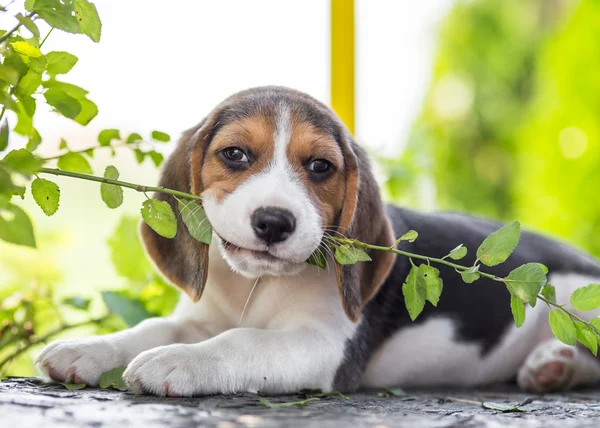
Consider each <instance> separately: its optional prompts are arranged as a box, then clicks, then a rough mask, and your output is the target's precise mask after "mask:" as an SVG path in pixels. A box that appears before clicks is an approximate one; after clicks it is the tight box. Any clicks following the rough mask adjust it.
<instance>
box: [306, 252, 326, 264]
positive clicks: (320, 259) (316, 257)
mask: <svg viewBox="0 0 600 428" xmlns="http://www.w3.org/2000/svg"><path fill="white" fill-rule="evenodd" d="M306 263H308V264H309V265H313V266H318V267H320V268H321V269H327V259H325V255H324V254H323V251H322V250H321V251H314V252H313V253H312V254H311V255H310V257H309V258H308V260H306Z"/></svg>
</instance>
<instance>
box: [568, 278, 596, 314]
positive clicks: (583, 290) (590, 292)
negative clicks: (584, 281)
mask: <svg viewBox="0 0 600 428" xmlns="http://www.w3.org/2000/svg"><path fill="white" fill-rule="evenodd" d="M571 305H573V307H574V308H575V309H577V310H578V311H591V310H594V309H598V308H600V284H588V285H586V286H585V287H580V288H578V289H577V290H575V291H574V292H573V294H571Z"/></svg>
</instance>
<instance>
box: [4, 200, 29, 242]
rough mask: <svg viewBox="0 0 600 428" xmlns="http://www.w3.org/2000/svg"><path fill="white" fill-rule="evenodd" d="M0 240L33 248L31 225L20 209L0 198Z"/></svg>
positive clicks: (25, 214)
mask: <svg viewBox="0 0 600 428" xmlns="http://www.w3.org/2000/svg"><path fill="white" fill-rule="evenodd" d="M0 239H2V240H4V241H6V242H10V243H12V244H18V245H25V246H27V247H33V248H35V246H36V245H35V236H34V235H33V225H32V224H31V220H30V218H29V216H28V215H27V213H26V212H25V211H23V209H21V208H20V207H18V206H16V205H14V204H11V203H10V202H8V201H7V200H6V199H3V198H1V197H0Z"/></svg>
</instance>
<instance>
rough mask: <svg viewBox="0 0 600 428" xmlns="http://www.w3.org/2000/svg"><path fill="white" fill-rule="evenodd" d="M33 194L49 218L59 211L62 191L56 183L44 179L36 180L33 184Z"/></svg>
mask: <svg viewBox="0 0 600 428" xmlns="http://www.w3.org/2000/svg"><path fill="white" fill-rule="evenodd" d="M31 194H32V195H33V199H34V200H35V202H36V203H37V204H38V205H39V206H40V208H41V209H42V211H44V214H46V215H47V216H51V215H53V214H54V213H55V212H56V211H57V210H58V203H59V200H60V189H59V188H58V185H57V184H56V183H53V182H52V181H49V180H45V179H43V178H36V179H35V180H33V183H31Z"/></svg>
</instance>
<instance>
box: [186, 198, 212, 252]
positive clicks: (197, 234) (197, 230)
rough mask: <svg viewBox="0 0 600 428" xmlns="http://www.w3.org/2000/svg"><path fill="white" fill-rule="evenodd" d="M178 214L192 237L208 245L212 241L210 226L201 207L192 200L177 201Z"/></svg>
mask: <svg viewBox="0 0 600 428" xmlns="http://www.w3.org/2000/svg"><path fill="white" fill-rule="evenodd" d="M178 208H179V213H180V214H181V219H182V220H183V223H184V224H185V226H186V227H187V230H188V232H190V235H192V237H193V238H194V239H196V240H198V241H200V242H204V243H205V244H206V245H209V244H210V242H211V240H212V226H211V225H210V222H209V221H208V217H206V213H205V212H204V208H202V205H201V204H199V203H198V202H196V201H193V200H179V201H178Z"/></svg>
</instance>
